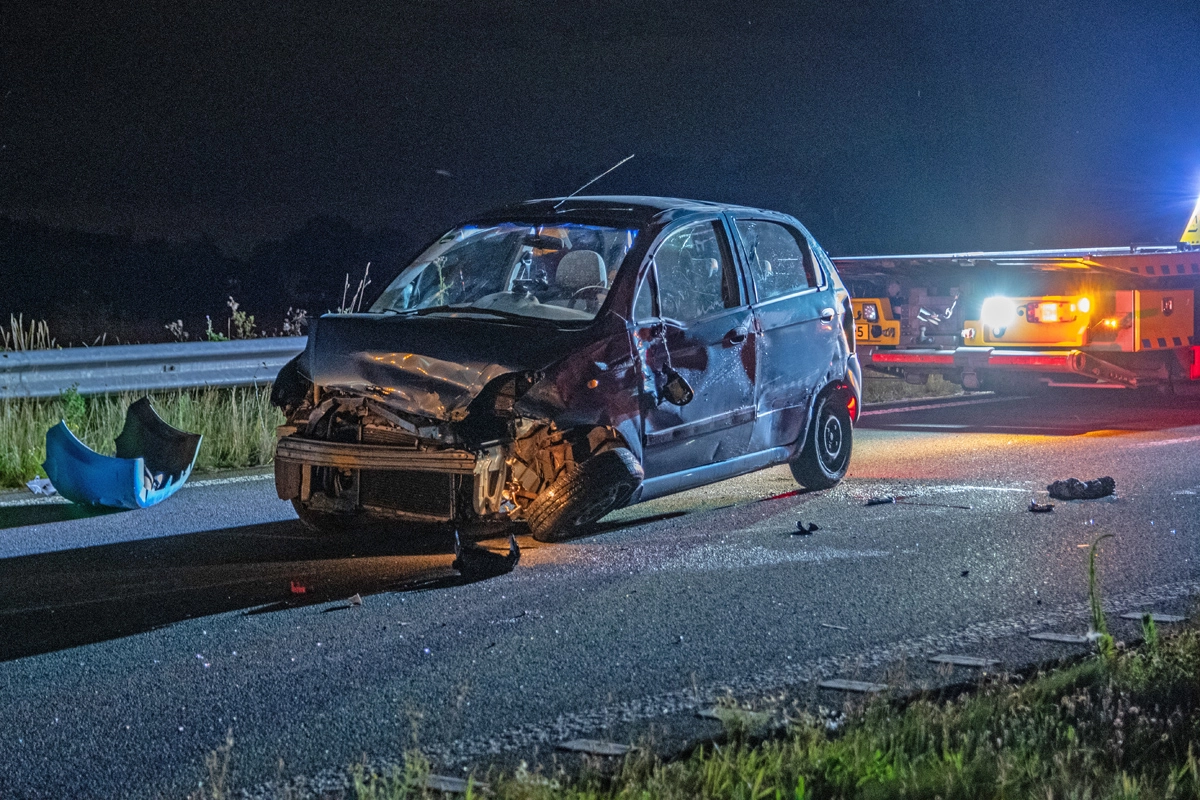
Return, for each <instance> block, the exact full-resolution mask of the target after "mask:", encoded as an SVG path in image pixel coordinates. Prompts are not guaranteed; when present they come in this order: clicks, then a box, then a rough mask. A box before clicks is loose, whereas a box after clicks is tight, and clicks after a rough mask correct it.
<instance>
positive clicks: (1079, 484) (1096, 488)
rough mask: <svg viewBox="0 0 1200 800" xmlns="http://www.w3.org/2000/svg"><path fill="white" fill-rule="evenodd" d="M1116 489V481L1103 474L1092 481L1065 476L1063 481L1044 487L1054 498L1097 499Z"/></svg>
mask: <svg viewBox="0 0 1200 800" xmlns="http://www.w3.org/2000/svg"><path fill="white" fill-rule="evenodd" d="M1116 489H1117V482H1116V481H1115V480H1113V479H1112V478H1110V477H1109V476H1107V475H1105V476H1104V477H1103V478H1096V479H1095V480H1092V481H1087V482H1086V483H1085V482H1084V481H1081V480H1079V479H1078V478H1067V479H1066V480H1065V481H1055V482H1054V483H1052V484H1050V485H1049V486H1047V487H1046V491H1048V492H1050V496H1051V497H1053V498H1054V499H1055V500H1098V499H1100V498H1101V497H1108V496H1109V495H1110V494H1112V493H1113V492H1114V491H1116Z"/></svg>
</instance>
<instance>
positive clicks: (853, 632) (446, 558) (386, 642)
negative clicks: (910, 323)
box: [0, 392, 1200, 798]
mask: <svg viewBox="0 0 1200 800" xmlns="http://www.w3.org/2000/svg"><path fill="white" fill-rule="evenodd" d="M1100 475H1112V476H1113V477H1114V478H1116V481H1117V496H1116V497H1115V498H1109V499H1105V500H1095V501H1083V502H1072V503H1059V504H1058V505H1057V507H1056V508H1055V510H1054V511H1053V512H1052V513H1049V514H1032V513H1029V512H1028V511H1027V510H1026V507H1027V505H1028V503H1029V501H1030V499H1031V498H1034V497H1039V498H1042V499H1044V498H1045V492H1044V488H1045V485H1046V484H1047V483H1048V482H1050V481H1051V480H1053V479H1055V478H1065V477H1070V476H1076V477H1080V478H1085V479H1086V478H1093V477H1098V476H1100ZM794 488H795V485H794V484H793V483H792V481H791V478H790V474H789V473H788V472H787V470H786V469H773V470H768V471H765V472H762V473H758V474H756V475H753V476H747V477H744V478H740V479H736V480H731V481H727V482H725V483H722V484H717V485H714V486H710V487H705V488H703V489H699V490H695V491H692V492H688V493H685V494H681V495H677V496H674V497H669V498H664V499H662V500H659V501H655V502H652V503H648V504H645V505H642V506H637V507H634V508H631V509H626V510H624V511H622V512H621V513H619V514H616V515H613V516H612V517H611V518H609V519H608V520H606V521H605V523H604V524H603V526H602V529H603V530H602V531H601V532H600V533H598V534H597V535H594V536H591V537H589V538H586V539H583V540H579V541H576V542H572V543H568V544H561V545H538V544H537V543H536V542H533V541H532V540H528V539H523V540H521V542H520V544H521V546H522V557H521V562H520V566H519V567H518V568H517V569H516V571H514V572H513V573H511V574H508V575H504V576H501V577H498V578H493V579H489V580H485V581H479V582H475V583H465V582H463V581H462V580H461V579H460V578H459V577H458V576H457V574H456V573H455V572H454V571H453V570H451V569H450V567H449V563H450V561H451V558H452V556H451V555H450V554H449V550H448V546H449V543H448V542H446V541H445V540H444V539H440V540H437V539H435V540H431V539H430V538H429V537H428V536H423V537H416V536H414V535H413V534H411V533H410V534H409V535H407V536H404V535H391V536H385V535H381V534H378V533H375V534H365V535H359V536H348V537H345V538H340V539H314V538H312V537H309V536H307V535H305V534H304V532H303V531H302V529H301V527H300V525H299V523H298V522H297V521H296V520H295V517H294V514H293V513H292V510H291V507H290V505H288V504H286V503H281V502H279V501H278V500H276V499H275V498H274V494H273V489H272V485H271V482H270V480H266V479H263V478H262V477H261V476H254V475H250V476H242V477H238V478H234V479H227V480H223V481H209V482H204V481H201V482H198V483H197V485H195V486H192V487H188V488H185V489H184V490H183V491H182V492H180V494H179V495H177V496H176V497H175V498H173V499H172V500H171V501H169V502H167V503H165V504H164V505H162V506H160V507H157V508H153V509H149V510H145V511H138V512H127V513H115V514H106V515H100V516H86V515H82V514H80V513H79V512H78V511H77V510H76V509H74V508H72V507H70V506H68V505H64V504H25V505H14V503H17V502H26V501H25V500H23V498H22V497H21V496H19V495H4V496H0V797H2V798H10V797H47V798H51V797H52V798H59V797H74V798H84V797H160V796H161V797H179V796H183V795H185V794H186V793H187V792H188V791H190V790H192V789H195V788H196V787H197V785H198V782H199V781H200V780H201V779H202V778H203V775H204V765H203V759H204V754H205V753H207V752H209V751H210V750H212V749H213V748H214V747H216V746H217V745H219V744H221V743H222V742H223V741H224V739H225V736H226V733H227V731H232V735H233V737H234V740H235V744H234V747H233V756H232V759H233V760H232V765H233V769H234V781H235V782H236V785H237V786H239V787H242V788H246V789H249V790H252V792H253V793H254V794H257V795H261V796H271V795H272V792H274V791H276V790H277V789H279V788H280V786H281V785H282V784H281V781H280V777H281V776H282V778H283V779H284V780H286V781H290V786H291V787H292V788H293V789H297V790H304V791H318V790H320V789H321V788H322V787H333V786H338V785H341V784H342V782H343V781H344V776H345V774H346V766H347V765H349V764H351V763H354V762H360V761H362V760H363V759H364V757H365V758H366V759H367V760H368V761H370V762H371V763H373V764H377V765H382V764H388V763H394V762H395V761H396V760H397V759H398V758H399V757H400V754H401V753H403V752H404V751H405V750H407V749H409V748H411V747H413V746H414V743H415V744H416V745H417V746H419V747H420V748H421V749H422V750H423V751H424V752H425V753H426V754H427V755H428V756H429V757H430V758H432V759H433V761H434V763H435V766H436V769H437V771H438V772H441V773H444V774H457V775H463V774H465V772H466V771H468V770H475V771H476V773H477V774H482V773H483V772H484V771H485V770H486V769H487V767H488V765H490V764H504V765H510V766H511V765H513V764H516V763H518V762H519V761H520V760H522V759H524V760H526V761H528V762H529V763H531V764H541V765H543V766H544V767H545V768H547V769H553V768H554V767H555V765H556V764H566V765H570V764H571V763H572V762H571V759H572V758H573V756H570V755H566V754H561V753H559V752H557V751H556V750H555V749H554V748H555V744H556V743H558V742H561V741H564V740H567V739H573V738H578V737H583V738H591V739H606V740H614V741H623V742H630V741H636V740H645V739H646V737H647V736H650V737H652V738H653V742H654V746H656V747H659V748H661V749H663V750H664V751H671V750H673V749H678V748H680V747H686V746H687V743H688V742H690V741H695V740H696V739H698V738H703V737H705V736H711V735H714V734H715V733H717V732H718V731H719V730H720V727H719V724H718V723H716V722H713V721H710V720H704V719H698V718H697V717H696V715H695V712H696V711H697V710H698V709H702V708H706V707H709V706H711V705H712V704H713V703H714V702H717V701H719V700H720V699H721V698H723V697H729V696H732V697H733V698H734V699H735V700H737V701H740V702H744V703H746V704H749V705H753V706H755V707H762V708H772V709H780V708H788V707H791V706H793V705H795V704H804V705H807V706H809V707H816V706H818V705H820V706H826V707H830V708H840V707H841V705H842V703H843V702H844V701H845V696H844V695H841V694H839V693H837V692H833V691H830V690H826V689H820V688H818V687H817V682H818V681H819V680H821V679H823V678H828V677H843V678H855V679H859V680H869V681H877V682H889V683H891V684H892V685H894V686H897V687H904V686H920V685H932V684H937V683H946V682H948V681H957V680H970V679H972V676H973V675H974V674H975V673H974V672H973V671H972V670H970V669H963V668H955V669H954V670H953V671H948V670H946V669H944V668H941V669H937V668H935V667H934V665H933V664H930V663H928V661H927V659H928V657H929V656H931V655H935V654H938V653H955V654H967V655H977V656H984V657H989V658H995V659H997V660H999V661H1000V662H1001V664H1000V665H999V668H1015V667H1020V666H1022V665H1026V664H1029V663H1034V662H1040V661H1045V660H1047V659H1053V658H1056V657H1059V656H1064V655H1069V654H1071V653H1076V652H1079V650H1080V648H1079V647H1077V646H1074V645H1066V644H1052V643H1046V642H1038V641H1032V640H1030V639H1029V638H1028V634H1029V633H1030V632H1033V631H1038V630H1048V631H1061V632H1072V633H1082V632H1084V631H1086V629H1087V623H1086V598H1087V587H1086V581H1085V565H1086V557H1087V552H1088V551H1087V549H1086V547H1084V545H1087V544H1088V543H1089V542H1091V541H1093V540H1095V539H1096V538H1097V537H1099V536H1101V535H1103V534H1113V536H1114V538H1112V539H1110V540H1108V541H1106V542H1104V543H1103V544H1102V545H1101V560H1100V570H1099V571H1100V578H1101V585H1102V588H1103V592H1104V596H1105V598H1106V600H1107V602H1108V605H1109V608H1110V610H1111V611H1112V612H1113V613H1112V614H1111V615H1110V616H1111V617H1112V618H1113V622H1112V624H1113V625H1114V628H1115V630H1116V632H1117V633H1118V635H1119V636H1131V635H1133V633H1134V631H1135V627H1136V626H1135V623H1132V622H1125V621H1122V620H1120V619H1118V618H1117V617H1116V612H1119V611H1126V610H1141V609H1153V610H1157V611H1163V612H1176V613H1187V612H1188V611H1189V610H1190V608H1191V599H1190V598H1191V596H1192V595H1193V594H1195V593H1197V592H1198V591H1200V575H1198V572H1197V568H1196V563H1197V561H1196V560H1197V558H1200V547H1198V544H1197V536H1198V534H1200V514H1198V511H1200V401H1196V400H1189V401H1183V400H1178V399H1175V398H1171V397H1164V396H1158V395H1141V394H1138V395H1134V394H1126V393H1122V392H1094V393H1091V394H1083V395H1074V394H1063V395H1055V396H1050V397H1047V398H1036V399H995V398H986V397H983V398H966V399H962V398H960V399H952V400H949V401H944V402H935V401H930V402H918V403H916V404H915V405H913V404H910V405H909V406H908V407H904V408H900V409H897V408H876V409H872V410H871V411H869V412H868V413H866V414H865V415H864V416H863V418H862V419H861V421H860V425H859V427H858V429H857V431H856V441H855V454H854V459H853V464H852V469H851V473H850V476H849V478H848V479H847V480H846V481H845V482H844V483H843V484H842V485H841V486H839V487H838V488H836V489H833V490H831V491H828V492H823V493H812V494H791V495H787V494H786V493H788V492H789V491H790V490H792V489H794ZM780 494H784V495H785V496H782V497H776V495H780ZM882 494H891V495H893V496H897V497H898V498H899V499H900V502H899V503H897V504H889V505H876V506H865V505H864V501H865V500H866V499H867V498H869V497H873V496H878V495H882ZM797 521H803V522H805V523H808V522H814V523H816V524H817V525H818V526H819V530H817V531H816V532H815V533H813V534H812V535H809V536H797V535H793V533H792V532H793V531H794V530H795V529H796V523H797ZM490 544H492V546H495V547H499V546H501V545H502V543H501V542H494V543H490ZM355 593H358V594H360V595H361V597H362V605H360V606H355V605H351V604H349V603H348V602H346V598H348V597H350V596H351V595H353V594H355ZM281 760H282V765H281V763H280V762H281Z"/></svg>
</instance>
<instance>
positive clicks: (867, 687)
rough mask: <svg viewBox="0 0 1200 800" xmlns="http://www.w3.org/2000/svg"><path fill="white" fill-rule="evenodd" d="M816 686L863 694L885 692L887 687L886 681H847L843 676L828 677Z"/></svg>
mask: <svg viewBox="0 0 1200 800" xmlns="http://www.w3.org/2000/svg"><path fill="white" fill-rule="evenodd" d="M817 686H818V687H820V688H822V689H836V690H837V691H839V692H862V693H863V694H870V693H874V692H886V691H887V688H888V687H887V684H886V683H867V682H866V681H848V680H845V679H843V678H830V679H829V680H827V681H821V682H820V683H818V684H817Z"/></svg>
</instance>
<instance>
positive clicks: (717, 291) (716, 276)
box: [654, 221, 742, 322]
mask: <svg viewBox="0 0 1200 800" xmlns="http://www.w3.org/2000/svg"><path fill="white" fill-rule="evenodd" d="M654 265H655V268H656V271H657V273H658V303H659V308H660V310H661V312H662V316H663V317H666V318H669V319H674V320H678V321H680V322H689V321H691V320H696V319H700V318H701V317H705V316H707V315H709V314H711V313H713V312H714V311H719V310H721V309H723V308H736V307H737V306H739V305H741V303H742V297H741V289H740V287H739V286H738V280H737V274H736V273H735V272H734V270H733V259H732V258H730V255H729V247H728V244H727V243H726V240H725V234H724V231H723V230H722V228H721V227H720V223H718V222H716V221H713V222H697V223H695V224H692V225H687V226H685V227H683V228H680V229H679V230H677V231H675V232H674V233H672V234H671V235H670V236H668V237H667V238H666V239H665V240H664V241H663V243H662V244H661V245H659V247H658V250H657V251H656V252H655V254H654Z"/></svg>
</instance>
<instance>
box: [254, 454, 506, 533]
mask: <svg viewBox="0 0 1200 800" xmlns="http://www.w3.org/2000/svg"><path fill="white" fill-rule="evenodd" d="M507 480H508V463H507V458H506V453H505V452H504V448H502V447H500V446H496V447H492V448H487V449H484V450H481V451H479V452H470V451H467V450H459V449H451V448H445V449H428V450H419V449H415V448H414V449H405V448H400V447H394V446H386V445H373V444H361V443H355V442H349V443H347V442H329V441H320V440H315V439H307V438H304V437H301V436H295V435H293V436H285V437H284V438H282V439H280V440H279V445H278V447H277V449H276V451H275V486H276V490H277V493H278V495H279V497H280V499H283V500H297V501H299V502H300V503H303V504H305V505H306V506H307V507H309V508H311V509H312V510H313V511H318V512H324V513H331V514H354V513H359V512H365V513H367V514H370V515H372V516H381V517H386V518H393V519H398V520H406V521H412V522H449V521H451V520H456V519H462V518H464V517H467V516H473V517H478V518H487V517H495V516H506V515H507V512H509V511H511V510H513V508H515V506H514V505H513V504H512V503H511V502H506V501H505V497H504V494H505V485H506V483H507Z"/></svg>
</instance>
